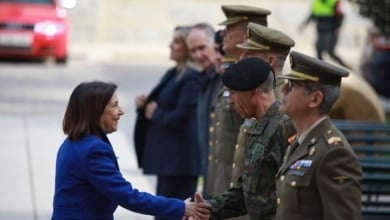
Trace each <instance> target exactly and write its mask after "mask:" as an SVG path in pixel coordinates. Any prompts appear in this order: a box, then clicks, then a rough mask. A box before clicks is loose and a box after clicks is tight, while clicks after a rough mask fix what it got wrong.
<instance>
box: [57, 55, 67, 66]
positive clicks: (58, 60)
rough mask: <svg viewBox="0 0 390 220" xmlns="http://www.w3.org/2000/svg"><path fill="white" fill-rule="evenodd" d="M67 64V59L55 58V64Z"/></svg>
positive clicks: (65, 57)
mask: <svg viewBox="0 0 390 220" xmlns="http://www.w3.org/2000/svg"><path fill="white" fill-rule="evenodd" d="M67 62H68V57H67V56H64V57H56V63H57V64H66V63H67Z"/></svg>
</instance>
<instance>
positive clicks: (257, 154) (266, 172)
mask: <svg viewBox="0 0 390 220" xmlns="http://www.w3.org/2000/svg"><path fill="white" fill-rule="evenodd" d="M249 156H250V157H248V158H249V159H248V160H247V161H246V164H245V165H246V167H245V168H246V169H245V171H244V175H243V178H244V183H243V189H244V191H245V192H246V193H249V194H256V195H263V196H269V195H271V194H272V193H274V192H275V174H276V172H277V169H278V166H277V164H276V161H275V160H274V158H273V157H272V156H271V155H270V154H269V155H264V146H263V145H261V144H258V146H257V147H256V148H255V149H253V150H252V152H250V154H249Z"/></svg>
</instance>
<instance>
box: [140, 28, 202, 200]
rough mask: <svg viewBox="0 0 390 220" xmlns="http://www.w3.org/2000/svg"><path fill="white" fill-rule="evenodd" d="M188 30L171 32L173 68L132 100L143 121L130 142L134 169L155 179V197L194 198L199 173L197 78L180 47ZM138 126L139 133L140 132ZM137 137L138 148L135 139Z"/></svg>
mask: <svg viewBox="0 0 390 220" xmlns="http://www.w3.org/2000/svg"><path fill="white" fill-rule="evenodd" d="M189 28H190V27H183V26H180V27H177V28H175V31H174V35H173V39H172V42H171V43H170V50H171V54H170V58H171V60H173V61H175V62H176V65H175V66H174V67H173V68H170V69H169V70H168V71H167V72H166V73H165V75H164V76H163V77H162V79H161V80H160V82H159V83H158V84H157V86H156V87H155V88H154V89H153V90H152V92H151V93H150V95H149V96H148V97H146V96H145V95H141V96H138V97H137V98H136V106H137V108H138V109H137V110H138V118H139V119H140V118H141V119H142V118H143V120H139V121H138V124H137V125H136V128H135V137H134V138H135V141H136V142H135V145H136V147H138V152H139V153H138V157H139V158H138V159H139V162H140V163H139V165H140V166H141V167H142V168H143V171H144V173H145V174H155V175H157V176H158V177H157V178H158V179H157V190H156V193H157V195H163V196H168V197H174V198H179V199H185V198H188V197H189V196H191V195H193V194H194V192H195V191H196V187H197V183H198V177H199V176H200V175H201V172H202V167H201V161H202V158H201V149H200V148H199V144H198V141H197V121H196V106H197V100H198V95H199V92H200V73H199V71H197V70H196V69H195V68H193V67H191V65H190V64H189V63H190V62H189V51H188V49H187V47H186V44H185V37H186V35H187V34H188V32H189ZM145 125H146V126H145ZM142 126H143V128H144V130H143V131H140V127H142ZM142 138H144V139H143V140H142V141H141V143H142V146H139V142H137V140H138V141H139V140H140V139H142ZM137 144H138V146H137Z"/></svg>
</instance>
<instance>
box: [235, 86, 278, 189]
mask: <svg viewBox="0 0 390 220" xmlns="http://www.w3.org/2000/svg"><path fill="white" fill-rule="evenodd" d="M283 85H284V80H283V79H282V80H280V79H276V88H275V89H274V93H275V97H276V99H277V100H280V99H281V98H282V92H281V90H282V87H283ZM255 123H256V119H254V118H252V119H245V120H244V123H242V125H241V127H240V130H239V133H238V137H237V144H236V147H235V151H234V156H233V165H232V167H233V170H232V181H231V182H230V187H233V186H234V183H236V182H237V181H238V178H239V177H240V176H241V174H242V170H243V168H244V160H245V149H246V147H247V145H245V143H246V141H247V137H248V131H249V130H250V128H251V127H252V126H253V125H254V124H255Z"/></svg>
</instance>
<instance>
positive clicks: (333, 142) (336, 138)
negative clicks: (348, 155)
mask: <svg viewBox="0 0 390 220" xmlns="http://www.w3.org/2000/svg"><path fill="white" fill-rule="evenodd" d="M324 137H325V139H326V141H327V142H328V145H329V146H330V147H335V146H342V145H343V144H342V143H343V139H342V138H341V137H340V135H339V134H338V132H336V130H334V129H329V130H328V131H326V132H325V133H324Z"/></svg>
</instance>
